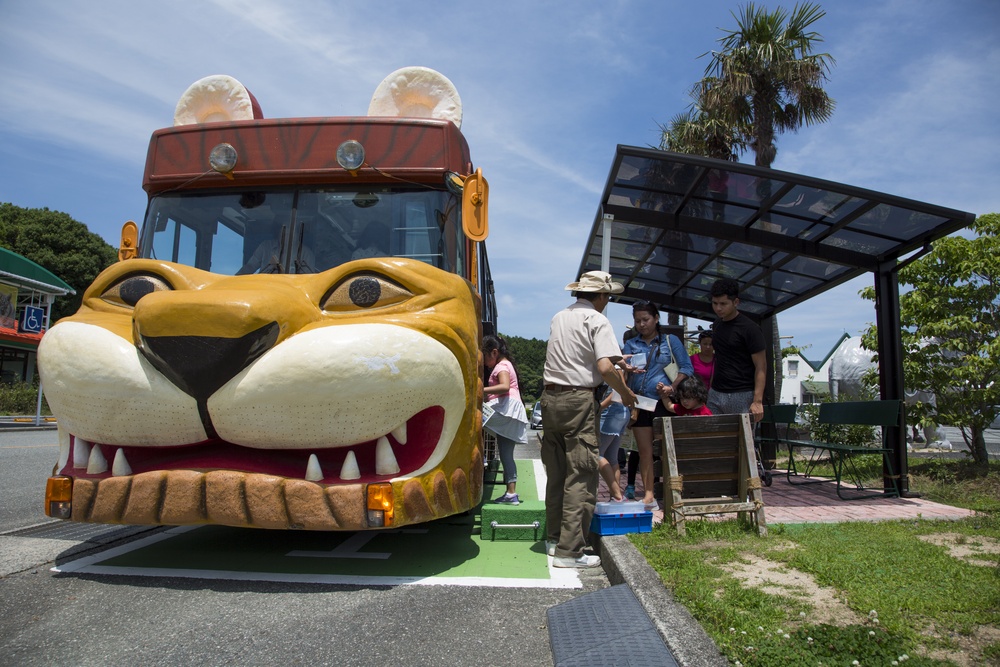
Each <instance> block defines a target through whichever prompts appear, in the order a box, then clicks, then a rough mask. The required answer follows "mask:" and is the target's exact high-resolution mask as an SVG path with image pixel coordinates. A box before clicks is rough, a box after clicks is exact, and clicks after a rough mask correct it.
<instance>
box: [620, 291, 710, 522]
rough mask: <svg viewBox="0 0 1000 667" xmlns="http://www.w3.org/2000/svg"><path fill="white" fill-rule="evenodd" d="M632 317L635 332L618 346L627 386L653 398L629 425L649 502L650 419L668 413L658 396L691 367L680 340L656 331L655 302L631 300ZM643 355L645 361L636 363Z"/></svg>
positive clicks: (687, 374)
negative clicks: (670, 369) (673, 368)
mask: <svg viewBox="0 0 1000 667" xmlns="http://www.w3.org/2000/svg"><path fill="white" fill-rule="evenodd" d="M632 319H633V322H634V324H635V330H636V332H637V333H638V335H637V336H635V337H634V338H630V339H629V340H628V341H627V342H626V343H625V347H623V348H622V354H623V355H624V356H625V358H626V359H627V360H628V361H627V364H628V366H627V370H628V371H629V378H628V386H629V388H630V389H631V390H632V391H633V392H635V394H636V396H640V395H641V396H645V397H646V398H651V399H653V400H654V401H656V410H655V411H653V412H650V411H647V410H639V418H638V419H637V420H636V422H635V424H633V425H632V436H633V437H634V438H635V444H636V447H637V448H638V450H639V474H640V476H641V477H642V488H643V493H644V495H643V502H644V503H645V504H646V505H648V506H653V505H655V504H656V498H655V497H654V494H653V419H656V418H659V417H667V416H669V413H668V412H667V408H666V406H664V405H663V402H662V401H661V400H660V398H661V397H662V396H667V395H670V394H672V393H673V391H674V388H673V385H674V383H676V382H680V381H681V380H683V379H684V378H686V377H690V376H692V375H694V368H693V367H692V366H691V358H690V357H688V353H687V350H685V349H684V343H682V342H681V341H680V339H678V338H677V336H674V335H671V334H664V333H662V332H661V331H660V311H659V309H658V308H657V307H656V305H655V304H652V303H650V302H648V301H639V302H637V303H635V304H634V305H633V306H632ZM630 355H631V356H630ZM643 356H644V357H645V364H642V363H639V361H641V359H642V357H643ZM671 364H676V369H677V374H676V375H675V376H674V378H673V379H671V378H670V377H668V375H667V367H668V366H671ZM658 387H659V389H658Z"/></svg>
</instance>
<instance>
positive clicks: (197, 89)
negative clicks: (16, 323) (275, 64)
mask: <svg viewBox="0 0 1000 667" xmlns="http://www.w3.org/2000/svg"><path fill="white" fill-rule="evenodd" d="M263 117H264V114H263V113H262V112H261V110H260V105H259V104H257V98H255V97H254V96H253V95H252V94H251V93H250V91H249V90H247V88H246V86H244V85H243V84H242V83H240V82H239V81H237V80H236V79H234V78H233V77H231V76H226V75H225V74H213V75H212V76H206V77H205V78H204V79H198V80H197V81H195V82H194V83H192V84H191V85H190V86H188V89H187V90H185V91H184V94H183V95H181V99H180V100H178V101H177V108H176V109H174V125H175V126H177V125H196V124H199V123H213V122H219V121H223V122H224V121H230V120H253V119H254V118H263Z"/></svg>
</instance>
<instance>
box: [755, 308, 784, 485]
mask: <svg viewBox="0 0 1000 667" xmlns="http://www.w3.org/2000/svg"><path fill="white" fill-rule="evenodd" d="M760 330H761V333H763V334H764V342H765V343H766V345H765V346H764V349H765V350H766V353H767V380H766V381H765V383H764V405H774V404H775V403H777V402H778V399H777V398H775V396H774V374H775V373H780V372H781V370H780V369H781V359H775V358H774V345H772V344H771V341H773V340H774V315H771V316H769V317H765V318H764V319H762V320H761V321H760ZM757 428H759V429H761V435H762V436H763V437H764V440H763V442H762V443H761V450H760V458H761V461H762V462H763V464H764V468H765V469H767V470H772V469H774V467H775V465H776V462H777V458H778V447H777V444H776V443H777V427H776V426H775V425H774V424H758V426H757Z"/></svg>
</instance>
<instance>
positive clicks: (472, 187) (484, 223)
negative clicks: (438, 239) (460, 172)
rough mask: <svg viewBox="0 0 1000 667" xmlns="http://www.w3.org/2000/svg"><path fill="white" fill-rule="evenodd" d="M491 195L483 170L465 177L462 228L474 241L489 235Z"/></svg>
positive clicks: (484, 238)
mask: <svg viewBox="0 0 1000 667" xmlns="http://www.w3.org/2000/svg"><path fill="white" fill-rule="evenodd" d="M489 197H490V184H489V183H487V182H486V179H485V178H483V170H482V169H476V173H475V174H472V175H471V176H469V177H468V178H466V179H465V187H464V189H463V190H462V229H463V230H464V231H465V235H466V236H468V237H469V238H470V239H472V240H473V241H485V240H486V237H487V236H489V233H490V226H489V220H488V216H487V200H488V199H489Z"/></svg>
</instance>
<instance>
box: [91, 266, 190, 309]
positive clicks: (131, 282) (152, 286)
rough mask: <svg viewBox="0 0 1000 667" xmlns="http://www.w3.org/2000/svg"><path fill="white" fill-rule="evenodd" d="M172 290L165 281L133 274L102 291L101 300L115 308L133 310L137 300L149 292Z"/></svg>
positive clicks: (156, 277)
mask: <svg viewBox="0 0 1000 667" xmlns="http://www.w3.org/2000/svg"><path fill="white" fill-rule="evenodd" d="M172 289H173V288H172V287H171V286H170V284H169V283H167V281H166V280H164V279H163V278H160V277H159V276H154V275H150V274H145V273H143V274H134V275H131V276H126V277H124V278H122V279H121V280H119V281H118V282H116V283H115V284H114V285H112V286H111V287H109V288H108V289H106V290H104V293H103V294H101V299H102V300H103V301H106V302H107V303H110V304H112V305H115V306H124V307H125V308H135V304H137V303H139V299H141V298H142V297H144V296H146V295H147V294H149V293H150V292H163V291H168V290H172Z"/></svg>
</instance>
